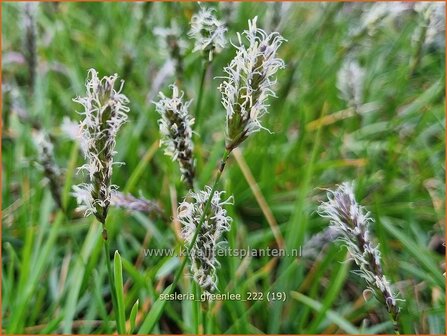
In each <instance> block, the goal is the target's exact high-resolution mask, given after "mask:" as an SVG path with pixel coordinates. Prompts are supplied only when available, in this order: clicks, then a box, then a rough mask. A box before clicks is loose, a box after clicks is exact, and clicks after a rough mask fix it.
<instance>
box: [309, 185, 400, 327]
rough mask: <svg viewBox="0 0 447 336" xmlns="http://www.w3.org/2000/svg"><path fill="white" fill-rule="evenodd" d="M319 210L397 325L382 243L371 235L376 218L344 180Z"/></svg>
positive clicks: (395, 303)
mask: <svg viewBox="0 0 447 336" xmlns="http://www.w3.org/2000/svg"><path fill="white" fill-rule="evenodd" d="M318 213H319V215H320V216H322V217H324V218H328V219H329V221H330V224H331V226H330V227H331V228H333V229H334V230H335V231H336V232H337V233H338V235H339V240H341V241H342V242H343V243H344V244H345V245H346V247H347V248H348V250H349V252H350V255H351V257H352V259H353V260H354V262H355V263H356V264H357V266H358V267H359V269H358V271H356V274H358V275H359V276H361V277H362V278H363V279H364V280H365V281H366V283H367V284H368V290H370V291H371V292H373V293H374V294H375V296H376V298H377V299H378V300H379V301H380V302H381V303H382V304H384V305H385V306H386V308H387V310H388V312H389V313H390V315H391V317H392V319H393V321H394V323H395V328H397V319H398V316H399V310H400V308H399V306H398V305H397V301H398V299H397V298H396V295H395V294H394V293H393V291H392V289H391V285H390V283H389V281H388V280H387V279H386V277H385V275H384V273H383V269H382V265H381V260H380V251H379V249H378V246H377V245H375V244H374V243H373V242H372V241H371V238H370V229H369V226H370V224H371V223H372V222H373V219H372V218H371V217H370V214H369V212H367V211H366V210H365V208H364V207H362V206H361V205H359V204H358V203H357V201H356V200H355V196H354V191H353V187H352V185H351V184H350V183H343V184H342V185H340V186H339V187H338V188H337V189H336V190H335V191H328V201H327V202H323V203H322V204H321V205H320V206H319V208H318Z"/></svg>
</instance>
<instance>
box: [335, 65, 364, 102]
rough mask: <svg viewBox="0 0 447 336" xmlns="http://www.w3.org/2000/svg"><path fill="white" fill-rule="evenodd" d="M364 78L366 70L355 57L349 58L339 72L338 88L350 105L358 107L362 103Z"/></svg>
mask: <svg viewBox="0 0 447 336" xmlns="http://www.w3.org/2000/svg"><path fill="white" fill-rule="evenodd" d="M364 78H365V70H364V69H363V68H362V67H361V66H360V65H359V64H358V62H357V61H356V60H353V59H347V60H346V61H345V62H344V63H343V65H342V66H341V68H340V70H339V71H338V73H337V88H338V89H339V90H340V95H341V98H343V100H344V101H346V103H347V104H348V105H349V106H350V107H354V108H356V109H358V108H359V107H360V105H361V104H362V101H363V80H364Z"/></svg>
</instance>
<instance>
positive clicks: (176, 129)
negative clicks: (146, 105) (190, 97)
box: [154, 84, 195, 188]
mask: <svg viewBox="0 0 447 336" xmlns="http://www.w3.org/2000/svg"><path fill="white" fill-rule="evenodd" d="M170 87H171V88H172V97H166V96H165V95H164V94H163V93H162V92H160V93H159V96H160V100H159V101H158V102H154V104H155V107H156V110H157V112H158V113H159V114H160V116H161V119H159V121H158V124H159V126H160V134H161V141H160V145H162V146H164V147H165V154H166V155H169V156H171V157H172V159H173V160H176V161H177V162H178V163H179V166H180V171H181V173H182V179H183V180H184V181H185V182H186V184H187V185H188V187H189V188H192V185H193V182H194V176H195V162H194V158H193V149H194V145H193V142H192V125H194V118H192V117H191V115H190V114H189V112H188V108H189V105H190V103H191V101H184V100H183V96H184V93H183V91H179V89H178V87H177V86H176V85H175V84H172V85H171V86H170Z"/></svg>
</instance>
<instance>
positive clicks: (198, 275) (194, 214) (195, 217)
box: [178, 186, 233, 292]
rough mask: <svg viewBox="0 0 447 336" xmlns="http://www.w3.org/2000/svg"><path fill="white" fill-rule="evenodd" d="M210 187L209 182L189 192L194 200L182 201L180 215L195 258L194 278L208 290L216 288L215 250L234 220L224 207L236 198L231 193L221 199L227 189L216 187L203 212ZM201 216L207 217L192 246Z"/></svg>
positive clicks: (192, 268)
mask: <svg viewBox="0 0 447 336" xmlns="http://www.w3.org/2000/svg"><path fill="white" fill-rule="evenodd" d="M211 190H212V189H211V188H210V187H208V186H206V187H205V190H203V191H199V192H197V193H194V192H190V193H189V195H188V196H187V198H189V199H191V201H189V202H188V201H186V200H185V201H183V202H182V203H181V204H180V205H179V208H178V218H179V221H180V223H181V224H182V226H183V227H182V236H183V239H184V240H185V241H186V243H187V244H188V245H189V246H190V250H189V255H190V257H191V262H192V264H191V272H192V275H193V278H194V280H195V281H196V282H197V284H199V285H200V287H202V289H204V290H205V291H207V292H213V291H214V290H216V289H217V275H216V267H217V266H218V261H217V259H216V250H217V247H218V243H219V241H220V239H221V237H222V234H223V233H224V232H225V231H229V230H230V224H231V221H232V219H231V217H229V216H227V211H226V210H225V209H224V208H223V207H224V206H225V205H227V204H232V200H233V198H232V197H230V198H228V199H227V200H222V199H221V195H222V194H223V193H224V192H222V191H221V192H219V191H216V192H214V195H213V196H212V198H211V203H210V205H211V206H210V207H209V211H208V212H207V213H206V214H204V211H205V208H206V207H205V205H206V203H207V201H208V199H209V198H210V197H211ZM202 216H204V221H203V223H202V226H201V227H200V232H198V235H197V238H196V239H195V243H194V245H193V246H191V244H192V243H193V241H194V236H195V233H196V229H197V227H198V226H199V223H200V220H201V218H202Z"/></svg>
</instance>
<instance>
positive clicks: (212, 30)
mask: <svg viewBox="0 0 447 336" xmlns="http://www.w3.org/2000/svg"><path fill="white" fill-rule="evenodd" d="M226 31H227V28H226V27H225V24H224V23H223V22H222V21H219V20H218V19H217V18H216V16H215V15H214V9H212V8H203V7H202V8H201V9H200V11H199V13H197V14H194V15H193V16H192V18H191V29H190V31H189V33H188V36H189V37H190V38H193V39H194V40H195V43H194V50H193V51H202V52H203V53H204V55H208V60H209V61H211V60H212V59H213V54H214V53H219V52H220V51H221V50H222V49H223V48H225V46H226V45H227V39H226V38H225V33H226Z"/></svg>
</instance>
